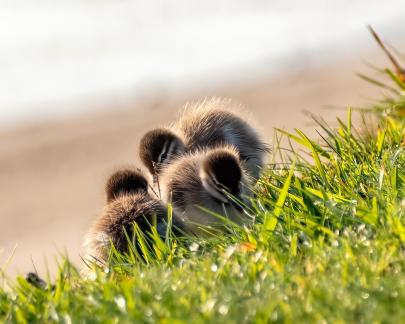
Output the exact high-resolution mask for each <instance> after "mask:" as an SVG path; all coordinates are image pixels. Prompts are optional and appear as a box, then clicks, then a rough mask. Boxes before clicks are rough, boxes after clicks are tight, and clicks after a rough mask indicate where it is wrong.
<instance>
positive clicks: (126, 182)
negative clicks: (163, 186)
mask: <svg viewBox="0 0 405 324" xmlns="http://www.w3.org/2000/svg"><path fill="white" fill-rule="evenodd" d="M105 188H106V189H105V190H106V194H107V202H110V201H112V200H114V199H116V198H117V197H119V196H123V195H130V194H134V193H147V192H148V181H147V180H146V178H145V177H144V176H143V175H142V174H141V173H140V172H138V171H134V170H129V169H124V170H119V171H116V172H114V173H113V174H112V175H111V176H110V177H109V179H108V180H107V184H106V187H105Z"/></svg>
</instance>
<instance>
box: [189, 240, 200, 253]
mask: <svg viewBox="0 0 405 324" xmlns="http://www.w3.org/2000/svg"><path fill="white" fill-rule="evenodd" d="M199 247H200V246H199V245H198V244H197V243H196V242H193V243H192V244H190V246H189V247H188V248H189V250H190V251H191V252H197V251H198V248H199Z"/></svg>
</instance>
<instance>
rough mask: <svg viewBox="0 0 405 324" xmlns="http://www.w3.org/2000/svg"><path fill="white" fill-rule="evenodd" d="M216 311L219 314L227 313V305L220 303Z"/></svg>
mask: <svg viewBox="0 0 405 324" xmlns="http://www.w3.org/2000/svg"><path fill="white" fill-rule="evenodd" d="M218 312H219V313H220V314H221V315H226V314H228V306H226V305H221V306H219V308H218Z"/></svg>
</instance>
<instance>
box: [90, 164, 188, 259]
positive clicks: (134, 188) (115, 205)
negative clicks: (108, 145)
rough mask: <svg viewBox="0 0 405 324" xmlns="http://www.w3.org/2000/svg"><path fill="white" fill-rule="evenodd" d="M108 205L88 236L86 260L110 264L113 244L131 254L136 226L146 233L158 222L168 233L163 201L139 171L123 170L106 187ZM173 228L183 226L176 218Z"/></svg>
mask: <svg viewBox="0 0 405 324" xmlns="http://www.w3.org/2000/svg"><path fill="white" fill-rule="evenodd" d="M106 196H107V204H106V206H105V208H104V211H103V212H102V214H101V215H100V216H99V217H98V219H97V220H96V222H95V223H94V224H93V226H92V227H91V228H90V230H89V232H88V233H87V235H86V237H85V240H84V244H83V259H84V260H85V261H87V262H95V263H98V264H100V265H102V264H105V262H106V261H107V260H108V253H109V251H110V248H111V243H112V244H113V245H114V246H115V248H116V249H117V250H118V251H119V252H121V253H124V252H127V251H128V240H127V237H126V235H125V232H126V233H127V235H128V237H130V238H131V237H133V234H134V233H133V232H134V227H133V226H134V223H136V224H137V225H138V226H139V227H140V229H141V230H145V231H147V230H148V229H149V228H150V225H151V224H152V223H153V220H154V219H156V224H157V229H158V232H159V234H160V235H162V236H164V235H165V233H166V224H167V217H168V211H167V208H166V207H165V205H163V203H162V202H161V201H160V200H157V199H154V198H153V197H151V196H150V195H149V193H148V182H147V180H146V179H145V177H144V176H143V175H142V174H141V173H140V172H137V171H133V170H128V169H124V170H120V171H117V172H115V173H113V174H112V175H111V176H110V178H109V179H108V181H107V184H106ZM173 225H175V226H176V227H178V228H180V227H181V224H180V222H178V221H177V220H175V219H174V217H173Z"/></svg>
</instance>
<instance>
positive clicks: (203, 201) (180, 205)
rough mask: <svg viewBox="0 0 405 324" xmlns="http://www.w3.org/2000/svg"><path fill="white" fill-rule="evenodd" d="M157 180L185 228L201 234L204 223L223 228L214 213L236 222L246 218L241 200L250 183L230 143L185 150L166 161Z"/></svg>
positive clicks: (216, 228)
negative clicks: (197, 149)
mask: <svg viewBox="0 0 405 324" xmlns="http://www.w3.org/2000/svg"><path fill="white" fill-rule="evenodd" d="M159 181H160V187H161V189H162V200H163V201H165V202H171V203H172V204H173V209H174V212H175V214H176V215H177V216H178V217H181V218H182V220H183V221H184V226H185V228H186V230H187V232H190V233H193V234H195V235H199V236H201V235H202V236H204V235H205V234H206V233H207V231H206V229H204V228H205V227H207V226H209V227H211V228H212V229H213V230H214V231H216V230H223V229H224V222H223V221H222V220H221V219H220V218H218V217H217V216H216V215H220V216H223V217H226V218H228V219H229V220H231V221H232V222H235V223H238V224H241V223H244V222H246V221H248V220H249V216H247V215H246V214H245V213H244V210H243V209H242V206H241V203H242V204H244V203H245V201H246V198H247V197H248V196H249V195H250V194H251V192H250V187H251V183H250V180H249V176H248V175H247V172H246V170H245V169H244V168H243V166H242V164H241V162H240V159H239V154H238V151H237V150H236V149H235V148H234V147H232V146H221V147H218V148H215V149H207V150H200V151H197V152H195V153H193V154H186V155H184V156H182V157H180V158H178V159H176V160H174V161H173V162H172V163H171V164H169V165H168V166H167V167H166V168H165V169H164V170H163V171H162V174H161V176H160V180H159ZM201 225H203V226H201Z"/></svg>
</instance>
